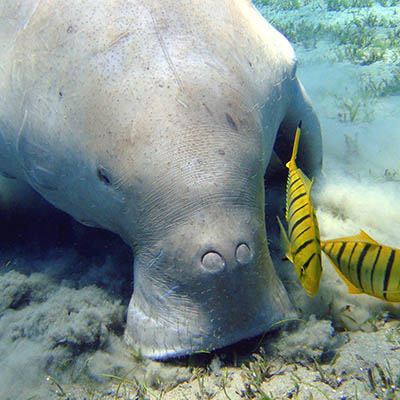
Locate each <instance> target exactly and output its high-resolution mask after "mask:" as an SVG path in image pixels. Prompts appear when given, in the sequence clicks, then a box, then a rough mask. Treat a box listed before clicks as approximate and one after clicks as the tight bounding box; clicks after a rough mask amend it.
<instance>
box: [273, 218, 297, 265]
mask: <svg viewBox="0 0 400 400" xmlns="http://www.w3.org/2000/svg"><path fill="white" fill-rule="evenodd" d="M276 218H277V220H278V224H279V228H280V230H281V246H282V248H283V252H284V253H285V256H286V258H287V259H288V260H289V261H291V262H293V257H292V252H291V250H290V242H289V238H288V236H287V233H286V230H285V228H284V226H283V224H282V222H281V220H280V218H279V217H278V216H276Z"/></svg>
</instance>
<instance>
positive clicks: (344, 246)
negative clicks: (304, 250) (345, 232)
mask: <svg viewBox="0 0 400 400" xmlns="http://www.w3.org/2000/svg"><path fill="white" fill-rule="evenodd" d="M321 246H322V250H323V251H324V252H325V254H326V255H327V256H328V258H329V260H330V261H331V263H332V264H333V266H334V268H335V270H336V271H337V273H338V274H339V275H340V277H341V278H342V279H343V280H344V281H345V283H346V284H347V286H348V288H349V293H354V294H361V293H366V294H369V295H370V296H374V297H378V298H379V299H382V300H386V301H392V302H400V250H399V249H395V248H393V247H387V246H382V245H380V244H379V243H377V242H376V241H375V240H374V239H372V238H371V237H370V236H368V235H367V234H366V233H365V232H364V231H361V232H360V234H359V235H356V236H350V237H345V238H341V239H334V240H327V241H324V242H321Z"/></svg>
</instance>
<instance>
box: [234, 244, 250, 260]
mask: <svg viewBox="0 0 400 400" xmlns="http://www.w3.org/2000/svg"><path fill="white" fill-rule="evenodd" d="M252 258H253V254H252V253H251V250H250V249H249V246H247V244H246V243H241V244H239V245H238V247H236V261H237V262H238V263H239V264H242V265H245V264H248V263H249V262H250V261H251V259H252Z"/></svg>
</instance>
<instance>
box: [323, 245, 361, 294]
mask: <svg viewBox="0 0 400 400" xmlns="http://www.w3.org/2000/svg"><path fill="white" fill-rule="evenodd" d="M323 243H324V242H321V245H322V246H323ZM322 249H323V248H322ZM324 252H325V251H324ZM325 255H326V257H327V258H328V259H329V261H330V262H331V264H332V265H333V268H335V271H336V272H337V273H338V275H339V276H340V277H341V278H342V280H343V281H344V283H345V284H346V285H347V289H348V291H349V293H350V294H363V293H364V292H363V291H362V290H361V289H359V288H358V287H356V286H354V285H353V284H352V283H351V282H350V281H349V279H348V278H347V277H346V276H344V275H343V272H342V271H341V270H340V269H339V268H338V267H337V266H336V264H335V263H334V262H333V260H332V259H331V258H330V257H329V256H328V254H326V253H325Z"/></svg>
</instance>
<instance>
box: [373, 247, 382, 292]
mask: <svg viewBox="0 0 400 400" xmlns="http://www.w3.org/2000/svg"><path fill="white" fill-rule="evenodd" d="M381 250H382V246H379V248H378V252H377V253H376V257H375V261H374V264H373V265H372V268H371V291H372V293H375V290H374V272H375V267H376V264H377V263H378V258H379V256H380V254H381Z"/></svg>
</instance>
